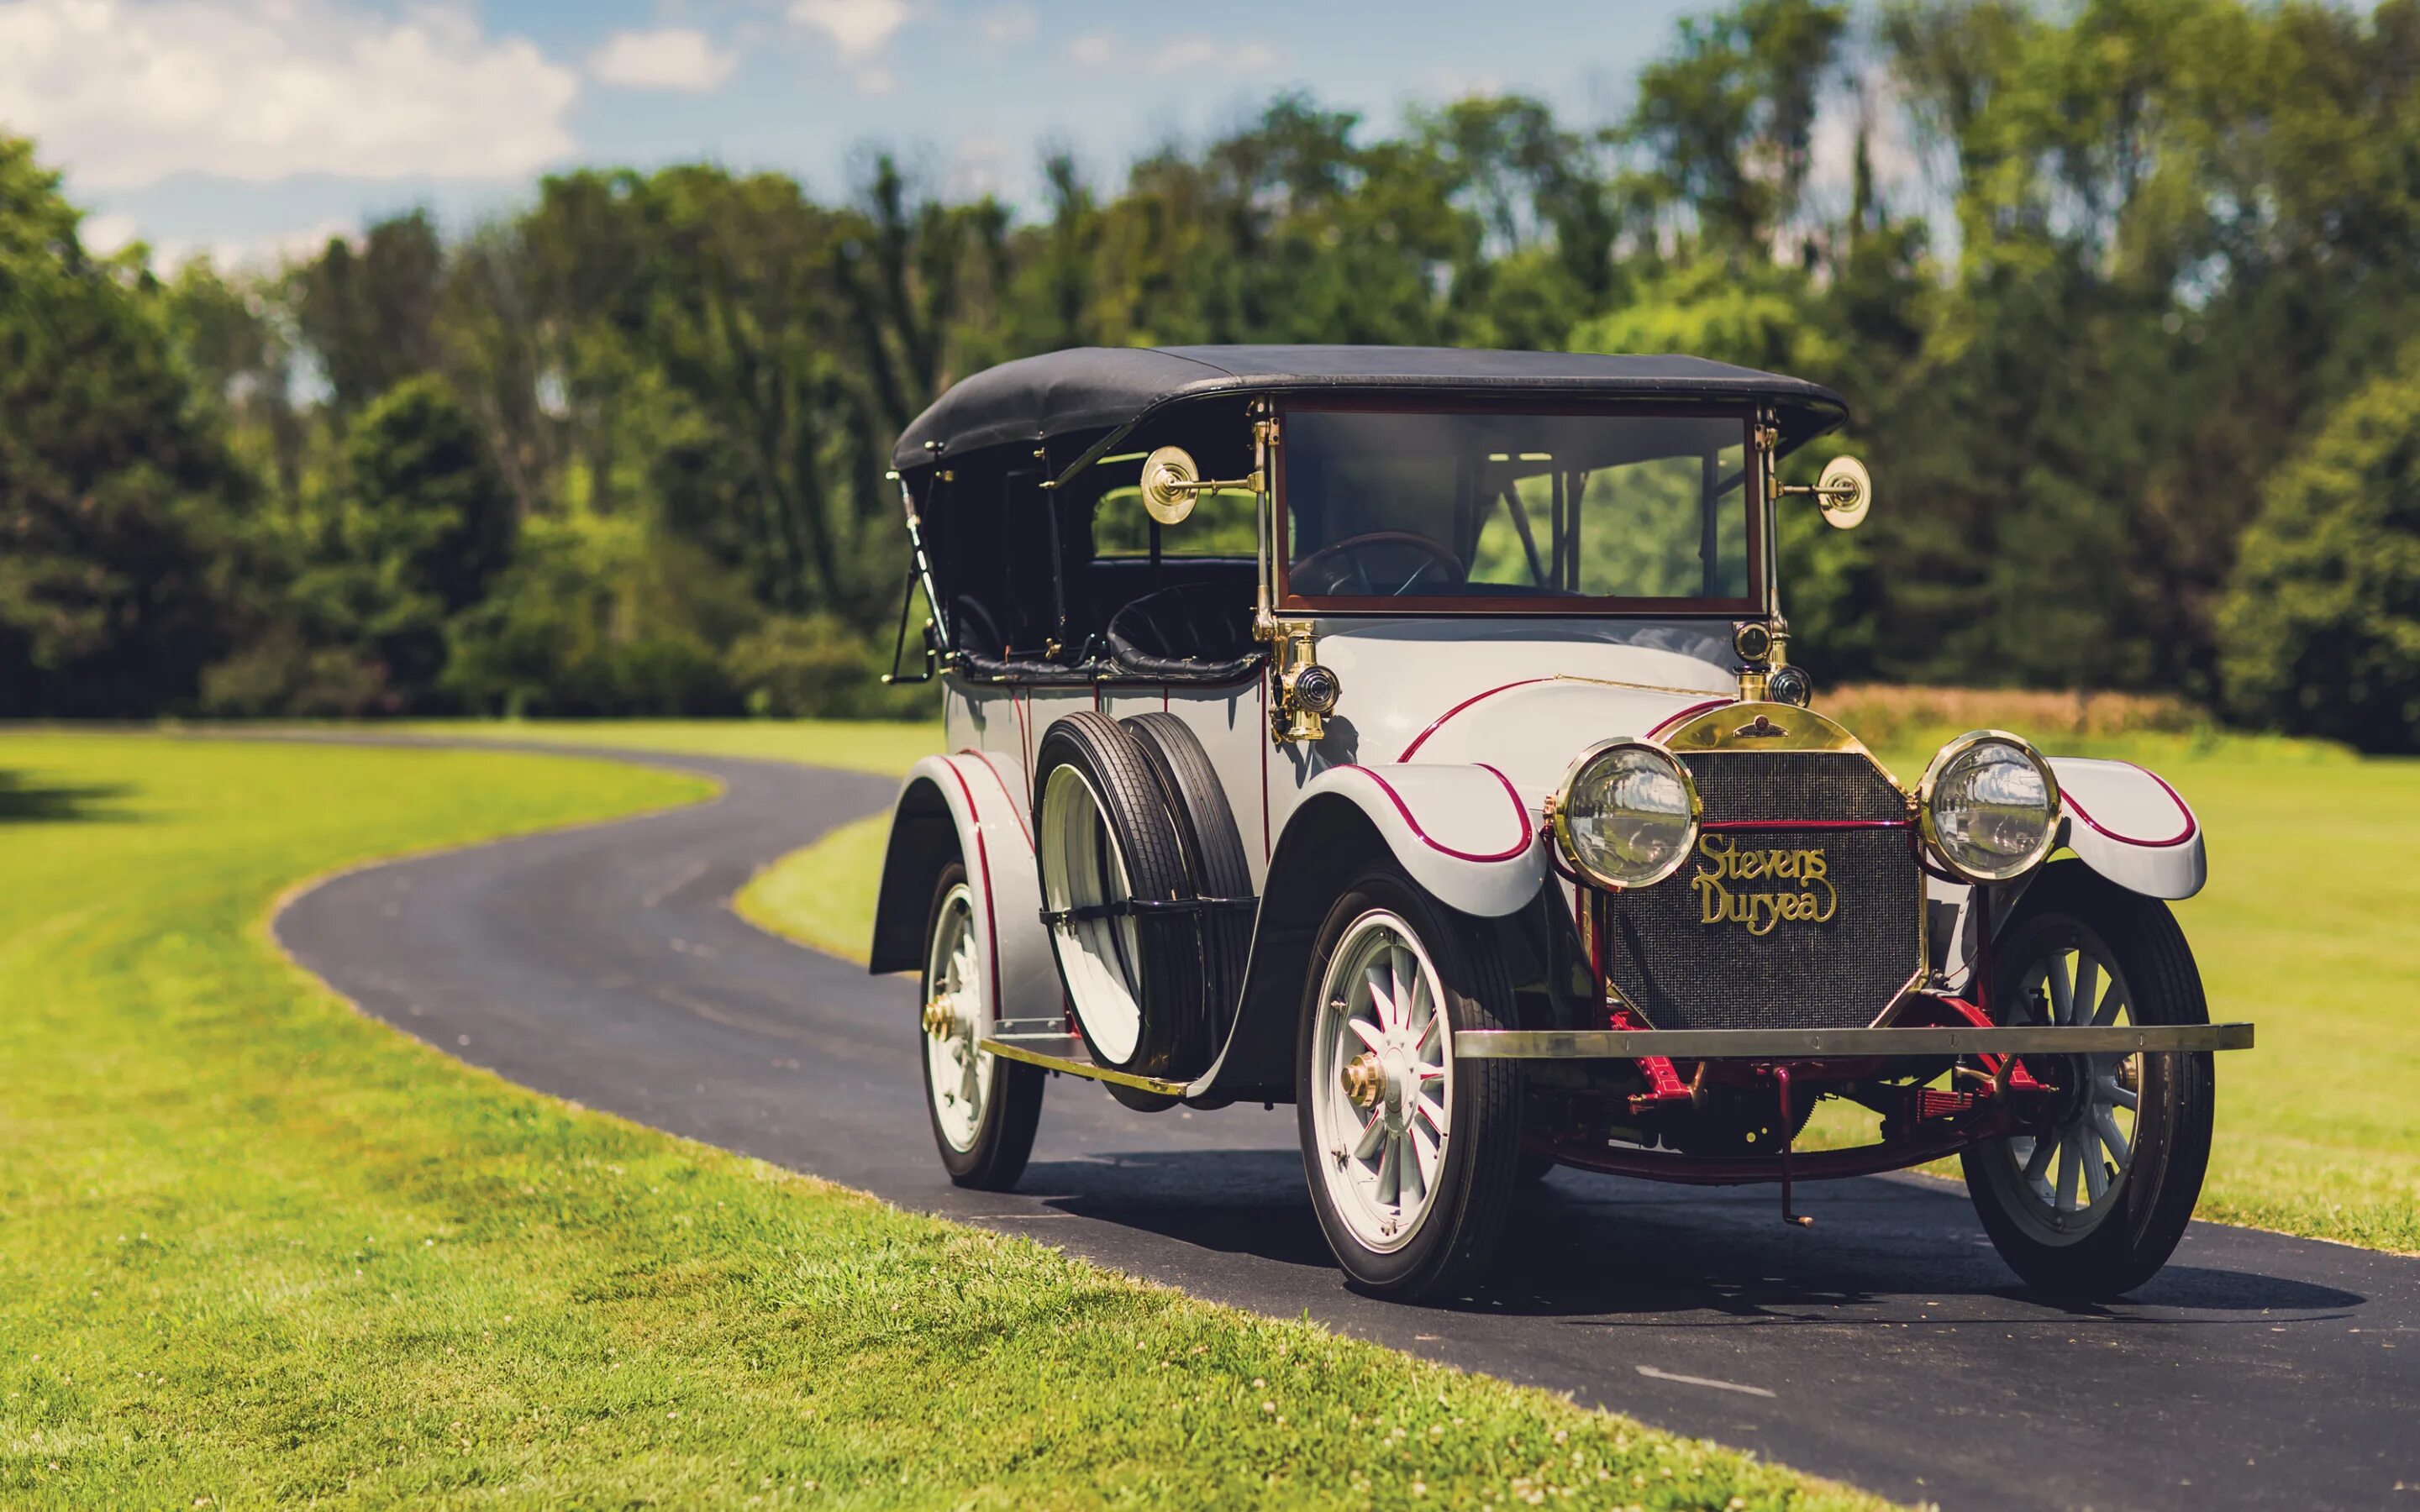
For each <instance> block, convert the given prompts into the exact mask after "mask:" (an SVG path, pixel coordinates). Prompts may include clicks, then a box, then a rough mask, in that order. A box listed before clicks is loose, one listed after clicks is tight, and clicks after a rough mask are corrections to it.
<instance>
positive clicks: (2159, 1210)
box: [1959, 861, 2216, 1302]
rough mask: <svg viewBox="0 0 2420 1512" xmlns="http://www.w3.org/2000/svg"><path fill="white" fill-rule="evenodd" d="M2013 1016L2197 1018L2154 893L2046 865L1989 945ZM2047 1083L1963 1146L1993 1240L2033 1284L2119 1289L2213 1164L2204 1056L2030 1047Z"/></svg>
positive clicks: (2030, 1060)
mask: <svg viewBox="0 0 2420 1512" xmlns="http://www.w3.org/2000/svg"><path fill="white" fill-rule="evenodd" d="M1993 956H1994V958H1995V962H1996V966H1997V970H1996V971H1995V973H1994V987H1993V994H1994V995H1993V1002H1994V1005H1995V1006H1996V1007H1997V1008H1998V1010H1999V1011H2000V1016H2001V1020H2002V1022H2004V1023H2009V1024H2055V1025H2060V1026H2075V1027H2086V1026H2094V1025H2098V1026H2102V1027H2104V1028H2106V1027H2110V1026H2138V1027H2143V1028H2151V1027H2156V1026H2162V1025H2177V1024H2188V1025H2190V1024H2207V1023H2209V1022H2210V1012H2209V1004H2208V1003H2207V1001H2206V1000H2205V999H2204V997H2203V995H2202V988H2201V977H2200V974H2199V973H2198V972H2197V971H2195V969H2194V964H2193V953H2192V951H2191V950H2189V949H2187V948H2186V946H2185V939H2184V934H2183V933H2182V932H2181V931H2180V930H2179V929H2178V928H2177V922H2176V918H2175V917H2174V916H2173V915H2171V914H2170V913H2169V912H2168V910H2167V907H2166V905H2165V904H2164V903H2160V902H2158V901H2157V900H2156V899H2150V898H2144V897H2140V896H2138V895H2136V894H2133V893H2130V892H2127V891H2125V890H2124V889H2122V888H2120V887H2117V886H2116V885H2115V884H2113V883H2111V882H2109V881H2107V880H2106V879H2104V878H2102V877H2098V876H2095V875H2093V874H2092V873H2091V872H2088V871H2086V869H2085V868H2084V867H2083V865H2082V864H2081V863H2079V862H2075V861H2054V862H2052V863H2051V864H2050V865H2049V866H2047V867H2044V868H2043V869H2042V872H2041V875H2040V877H2039V878H2038V879H2036V880H2035V881H2034V882H2033V883H2032V885H2031V886H2029V887H2027V888H2026V889H2025V893H2024V897H2023V898H2022V899H2020V900H2019V901H2018V903H2017V905H2016V907H2015V909H2014V910H2013V911H2012V912H2011V913H2010V915H2009V921H2008V923H2007V924H2006V925H2004V926H2003V927H2002V928H2001V930H2000V933H1999V935H1998V937H1997V939H1996V940H1995V943H1994V945H1993ZM2024 1068H2025V1071H2026V1072H2027V1073H2028V1074H2029V1075H2031V1076H2033V1077H2034V1078H2035V1079H2036V1080H2038V1081H2040V1082H2041V1083H2043V1084H2044V1086H2045V1087H2046V1088H2047V1090H2046V1091H2045V1092H2043V1093H2040V1094H2035V1095H2039V1096H2040V1097H2041V1098H2042V1099H2043V1100H2044V1101H2043V1103H2042V1104H2041V1106H2040V1111H2039V1113H2038V1114H2036V1115H2035V1118H2036V1119H2037V1120H2038V1121H2036V1122H2034V1124H2033V1126H2032V1127H2030V1128H2027V1129H2026V1130H2024V1132H2023V1133H2020V1134H2011V1135H2009V1137H2007V1138H2005V1139H1996V1140H1992V1141H1990V1142H1988V1143H1985V1144H1980V1145H1975V1146H1971V1147H1969V1148H1968V1149H1966V1150H1964V1151H1963V1152H1962V1154H1961V1155H1960V1157H1959V1160H1960V1163H1961V1164H1962V1165H1964V1167H1965V1171H1966V1190H1967V1192H1968V1194H1969V1195H1970V1196H1973V1198H1974V1200H1975V1212H1976V1216H1978V1218H1980V1219H1981V1220H1982V1221H1983V1228H1984V1231H1985V1232H1987V1233H1988V1234H1990V1235H1991V1236H1992V1244H1993V1248H1995V1249H1997V1250H1998V1251H1999V1252H2000V1256H2001V1257H2002V1258H2004V1259H2006V1260H2007V1261H2008V1262H2009V1268H2010V1269H2012V1270H2014V1271H2015V1272H2016V1273H2018V1274H2019V1275H2021V1276H2023V1277H2024V1279H2025V1281H2026V1283H2027V1284H2028V1285H2030V1286H2032V1287H2033V1288H2035V1289H2037V1290H2039V1291H2040V1292H2043V1293H2045V1294H2047V1295H2049V1296H2053V1297H2056V1298H2060V1299H2063V1300H2071V1301H2079V1302H2088V1301H2100V1300H2102V1299H2106V1298H2109V1297H2116V1296H2122V1295H2123V1294H2125V1293H2126V1292H2127V1291H2130V1290H2132V1289H2133V1288H2135V1287H2138V1286H2141V1285H2142V1284H2143V1283H2144V1282H2146V1281H2148V1280H2149V1279H2150V1278H2151V1276H2152V1275H2153V1274H2155V1273H2157V1272H2158V1271H2159V1269H2160V1267H2161V1266H2162V1265H2164V1264H2165V1263H2166V1261H2167V1258H2168V1256H2169V1255H2170V1254H2171V1253H2173V1252H2174V1251H2175V1249H2176V1246H2177V1242H2178V1241H2179V1240H2180V1239H2182V1238H2183V1237H2184V1231H2185V1226H2186V1225H2187V1224H2188V1223H2190V1222H2191V1221H2192V1219H2193V1210H2194V1202H2195V1198H2197V1197H2198V1196H2200V1193H2201V1181H2202V1174H2203V1172H2204V1170H2205V1169H2207V1167H2208V1165H2209V1161H2210V1126H2211V1107H2212V1105H2213V1103H2214V1101H2215V1097H2216V1083H2215V1081H2214V1080H2213V1077H2212V1072H2211V1057H2210V1054H2209V1053H2208V1052H2207V1051H2195V1052H2190V1053H2187V1052H2178V1051H2160V1052H2152V1053H2145V1052H2139V1051H2138V1052H2135V1053H2133V1054H2130V1055H2106V1056H2103V1055H2071V1056H2027V1057H2024Z"/></svg>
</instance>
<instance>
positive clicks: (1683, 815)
mask: <svg viewBox="0 0 2420 1512" xmlns="http://www.w3.org/2000/svg"><path fill="white" fill-rule="evenodd" d="M1698 815H1699V803H1698V785H1697V783H1695V782H1693V781H1691V780H1690V779H1689V769H1688V768H1687V767H1685V766H1683V765H1682V764H1681V761H1680V758H1679V757H1677V756H1674V755H1673V754H1672V753H1671V752H1670V751H1668V750H1666V749H1665V748H1663V747H1661V746H1658V745H1656V744H1654V743H1653V742H1652V741H1646V740H1608V741H1606V742H1605V743H1604V744H1603V745H1600V746H1594V747H1591V748H1589V749H1588V750H1586V751H1583V752H1582V753H1581V754H1580V758H1579V760H1577V761H1575V762H1574V763H1572V765H1571V770H1570V771H1568V772H1566V773H1564V774H1563V785H1562V787H1561V788H1560V789H1559V790H1558V791H1557V793H1556V795H1555V814H1554V825H1555V843H1556V844H1557V845H1558V846H1559V847H1560V848H1561V850H1562V853H1563V856H1564V858H1565V859H1567V860H1569V861H1570V862H1571V863H1572V865H1573V866H1574V867H1575V868H1576V869H1577V870H1578V871H1579V872H1580V873H1581V874H1582V875H1584V876H1586V877H1587V878H1588V879H1589V880H1590V881H1591V882H1594V883H1596V884H1597V885H1598V886H1600V887H1650V886H1652V885H1653V884H1655V883H1658V882H1661V881H1663V880H1664V879H1665V878H1666V877H1668V876H1670V875H1671V874H1672V873H1673V872H1677V871H1679V870H1680V869H1681V863H1683V861H1686V860H1687V859H1688V858H1689V847H1690V846H1692V845H1694V844H1695V843H1697V839H1698Z"/></svg>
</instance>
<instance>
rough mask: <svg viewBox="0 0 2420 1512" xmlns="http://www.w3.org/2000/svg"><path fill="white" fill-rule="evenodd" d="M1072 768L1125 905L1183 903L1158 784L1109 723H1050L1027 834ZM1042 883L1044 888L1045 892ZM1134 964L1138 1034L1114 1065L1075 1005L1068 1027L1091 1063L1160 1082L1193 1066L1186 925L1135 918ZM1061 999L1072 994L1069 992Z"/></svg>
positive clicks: (1192, 989) (1068, 719)
mask: <svg viewBox="0 0 2420 1512" xmlns="http://www.w3.org/2000/svg"><path fill="white" fill-rule="evenodd" d="M1063 765H1074V766H1075V767H1076V768H1077V770H1078V772H1080V773H1081V774H1082V775H1083V777H1084V778H1085V779H1086V780H1087V781H1088V782H1089V783H1091V785H1092V787H1093V790H1094V795H1095V796H1096V797H1097V798H1098V799H1099V802H1100V805H1101V810H1102V818H1103V820H1104V821H1105V822H1106V823H1107V824H1108V825H1109V826H1110V833H1111V835H1112V837H1113V838H1114V839H1115V841H1116V842H1117V846H1118V854H1119V856H1120V858H1121V859H1122V860H1123V861H1124V862H1125V870H1126V880H1127V883H1128V886H1129V887H1130V888H1131V896H1133V897H1136V898H1141V899H1156V900H1178V899H1184V898H1189V897H1191V896H1192V895H1193V893H1192V887H1191V881H1190V878H1189V876H1188V875H1187V871H1186V865H1185V855H1184V851H1183V849H1182V848H1181V847H1180V845H1179V843H1178V841H1177V837H1176V827H1175V824H1174V822H1173V821H1172V820H1171V817H1170V814H1169V809H1168V803H1167V800H1166V799H1165V798H1164V797H1163V796H1162V795H1161V792H1160V785H1159V780H1158V779H1157V778H1156V777H1155V776H1153V774H1152V768H1151V763H1150V761H1149V759H1148V758H1147V757H1146V756H1145V755H1144V754H1143V751H1142V748H1141V747H1140V744H1139V743H1138V742H1137V740H1136V739H1135V737H1134V735H1133V734H1132V733H1129V732H1127V731H1125V730H1124V729H1122V728H1120V727H1119V725H1118V723H1117V721H1116V720H1114V719H1111V718H1110V717H1109V716H1107V715H1105V714H1100V713H1096V712H1094V711H1093V710H1090V709H1086V710H1080V711H1078V712H1077V713H1075V714H1070V715H1065V716H1063V717H1061V718H1059V719H1057V720H1056V721H1054V722H1053V723H1052V724H1051V725H1050V727H1049V728H1048V729H1047V730H1046V731H1045V732H1044V733H1043V736H1042V741H1041V744H1040V745H1039V747H1037V748H1036V752H1035V762H1034V773H1033V808H1034V814H1033V821H1034V833H1035V834H1036V835H1037V836H1039V835H1041V834H1042V833H1043V829H1044V826H1045V824H1046V818H1045V815H1044V813H1043V804H1044V796H1045V795H1046V793H1047V791H1048V785H1049V779H1050V774H1051V773H1052V772H1053V771H1055V770H1056V769H1057V768H1059V767H1061V766H1063ZM1046 888H1047V881H1046ZM1135 934H1136V937H1137V942H1138V944H1139V945H1140V949H1141V959H1140V961H1137V962H1135V963H1134V964H1133V971H1134V974H1135V976H1136V978H1137V979H1138V980H1137V981H1136V988H1137V991H1136V993H1135V997H1136V1002H1137V1006H1138V1007H1139V1008H1140V1011H1141V1026H1140V1035H1139V1037H1138V1038H1137V1041H1136V1043H1135V1048H1134V1053H1133V1054H1132V1055H1130V1056H1128V1057H1126V1058H1125V1059H1124V1060H1117V1059H1114V1058H1111V1057H1109V1056H1107V1055H1105V1054H1104V1053H1103V1052H1102V1050H1101V1048H1100V1046H1099V1045H1098V1044H1097V1043H1095V1042H1094V1039H1093V1036H1092V1034H1091V1033H1090V1032H1089V1031H1087V1030H1086V1029H1085V1027H1084V1012H1083V1008H1084V1005H1083V1004H1082V1003H1081V1002H1080V1001H1076V1004H1075V1006H1076V1027H1077V1029H1078V1032H1079V1033H1081V1034H1083V1036H1084V1041H1085V1044H1086V1046H1087V1047H1088V1048H1090V1049H1091V1050H1092V1052H1093V1057H1094V1059H1095V1060H1098V1061H1099V1062H1100V1063H1101V1064H1103V1065H1105V1066H1108V1067H1110V1068H1111V1069H1113V1070H1116V1071H1123V1072H1134V1073H1136V1074H1139V1075H1144V1076H1166V1075H1171V1074H1175V1073H1177V1071H1178V1069H1179V1068H1183V1067H1187V1066H1190V1065H1193V1064H1195V1063H1197V1062H1198V1061H1199V1060H1200V1059H1201V1052H1200V1048H1199V1041H1200V1038H1201V1036H1200V1033H1199V1026H1200V1025H1201V1022H1202V1010H1201V997H1202V972H1201V969H1200V950H1199V947H1198V946H1196V945H1195V944H1194V942H1193V938H1192V936H1193V928H1192V924H1191V921H1190V918H1188V917H1187V916H1185V915H1181V914H1170V915H1159V916H1152V915H1143V916H1139V917H1137V918H1136V919H1135ZM1060 946H1061V936H1060V934H1059V932H1058V931H1056V930H1054V931H1052V932H1051V955H1052V959H1053V960H1054V961H1058V964H1059V967H1060V978H1061V980H1062V982H1063V983H1064V982H1065V980H1066V963H1065V962H1064V961H1063V960H1059V951H1060ZM1069 996H1070V999H1071V1000H1074V998H1075V994H1074V992H1073V990H1072V989H1070V992H1069Z"/></svg>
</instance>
